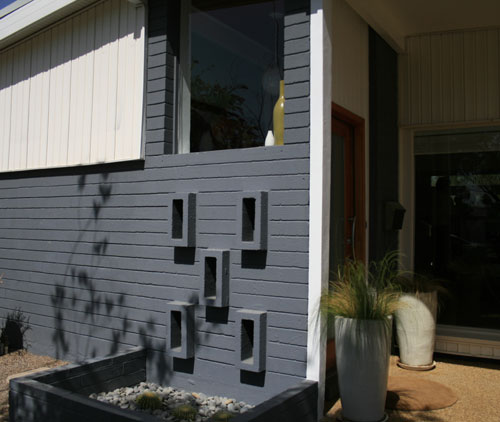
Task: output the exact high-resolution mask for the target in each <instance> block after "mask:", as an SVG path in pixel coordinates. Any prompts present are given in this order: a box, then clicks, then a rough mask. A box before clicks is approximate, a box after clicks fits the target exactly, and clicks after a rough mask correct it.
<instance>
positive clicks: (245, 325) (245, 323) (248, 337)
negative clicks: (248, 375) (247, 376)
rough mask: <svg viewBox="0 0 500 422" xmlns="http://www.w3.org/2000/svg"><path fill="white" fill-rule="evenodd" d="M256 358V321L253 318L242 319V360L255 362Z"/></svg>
mask: <svg viewBox="0 0 500 422" xmlns="http://www.w3.org/2000/svg"><path fill="white" fill-rule="evenodd" d="M253 360H254V322H253V321H252V320H251V319H242V320H241V361H242V362H244V363H247V364H250V365H251V364H253Z"/></svg>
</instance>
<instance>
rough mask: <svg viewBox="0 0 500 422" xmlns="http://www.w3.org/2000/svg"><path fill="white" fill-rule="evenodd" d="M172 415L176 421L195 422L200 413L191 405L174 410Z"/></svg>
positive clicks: (183, 405) (182, 405)
mask: <svg viewBox="0 0 500 422" xmlns="http://www.w3.org/2000/svg"><path fill="white" fill-rule="evenodd" d="M171 413H172V415H173V416H174V417H175V418H176V419H180V420H182V419H184V420H188V421H194V420H195V419H196V415H198V411H197V410H196V409H195V408H194V407H193V406H191V405H190V404H181V405H180V406H178V407H176V408H175V409H174V410H172V412H171Z"/></svg>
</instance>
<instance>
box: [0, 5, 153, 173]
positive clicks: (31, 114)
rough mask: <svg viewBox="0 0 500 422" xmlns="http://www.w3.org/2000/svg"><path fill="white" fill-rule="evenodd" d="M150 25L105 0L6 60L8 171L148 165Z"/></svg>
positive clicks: (3, 147)
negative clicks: (136, 161)
mask: <svg viewBox="0 0 500 422" xmlns="http://www.w3.org/2000/svg"><path fill="white" fill-rule="evenodd" d="M144 24H145V21H144V7H143V6H141V7H136V6H134V5H132V4H131V3H129V2H128V1H122V0H105V1H101V2H98V3H97V4H95V5H94V6H92V7H89V8H86V9H85V10H83V11H82V12H80V13H77V14H75V15H73V16H71V17H69V18H68V19H65V20H63V21H62V22H59V23H57V24H55V25H53V26H51V27H50V28H48V29H46V30H44V31H41V32H38V33H36V34H35V35H34V36H32V37H29V38H28V39H27V40H24V41H22V42H19V43H17V44H15V45H14V46H12V47H10V48H7V49H6V50H4V51H2V52H1V53H0V128H1V129H0V172H3V171H15V170H28V169H35V168H48V167H61V166H68V165H81V164H96V163H103V162H111V161H123V160H131V159H139V158H141V156H142V145H141V140H142V120H143V112H142V109H143V92H144V83H143V79H144V51H145V50H144V45H145V43H144V36H145V34H144ZM0 25H1V24H0Z"/></svg>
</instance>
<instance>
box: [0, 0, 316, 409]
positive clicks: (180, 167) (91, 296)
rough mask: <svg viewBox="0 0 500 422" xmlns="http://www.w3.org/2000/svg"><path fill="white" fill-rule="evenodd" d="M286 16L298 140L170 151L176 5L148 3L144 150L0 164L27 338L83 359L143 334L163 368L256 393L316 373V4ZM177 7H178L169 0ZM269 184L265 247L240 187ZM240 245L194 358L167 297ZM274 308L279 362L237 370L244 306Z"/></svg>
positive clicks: (0, 246) (272, 355)
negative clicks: (172, 220)
mask: <svg viewBox="0 0 500 422" xmlns="http://www.w3.org/2000/svg"><path fill="white" fill-rule="evenodd" d="M308 4H309V3H308V2H307V1H302V0H290V1H287V3H286V8H287V10H286V17H285V56H286V57H285V97H286V104H285V110H286V112H285V113H286V114H285V146H281V147H268V148H266V147H260V148H253V149H240V150H226V151H212V152H205V153H193V154H183V155H172V154H171V149H172V140H173V139H174V136H173V134H174V122H173V114H174V113H173V111H174V103H175V101H174V82H175V80H174V77H175V70H174V69H175V68H174V64H175V63H174V57H175V55H176V47H175V44H176V43H175V36H176V33H177V28H176V27H175V25H176V24H177V22H178V21H176V19H174V18H173V16H174V15H175V10H176V7H175V2H172V1H170V2H165V1H162V0H150V1H149V2H148V9H149V10H148V25H147V28H148V31H147V34H148V36H147V56H146V57H147V59H146V60H147V71H146V75H147V88H146V89H147V95H146V103H147V105H146V112H145V114H146V120H145V125H146V133H145V159H144V161H135V162H124V163H115V164H107V165H97V166H90V167H86V168H83V167H80V168H65V169H53V170H37V171H32V172H16V173H10V174H1V175H0V269H1V272H2V273H3V274H4V280H3V284H2V286H1V293H0V294H1V298H0V309H1V310H0V312H1V313H2V314H3V315H5V314H6V313H7V312H9V311H11V310H13V309H15V308H16V307H19V308H20V309H21V310H22V311H23V312H24V313H26V315H28V316H29V317H30V323H31V326H32V330H31V331H29V340H30V343H31V345H30V350H31V351H33V352H35V353H42V354H48V355H52V356H58V357H60V358H65V359H70V360H76V359H81V358H83V357H92V356H98V355H104V354H107V353H112V352H115V351H117V350H120V349H122V348H125V347H128V346H136V345H140V346H145V347H148V348H149V350H150V353H151V365H149V367H148V371H149V372H150V378H151V379H156V380H157V381H159V382H163V383H170V384H172V385H177V386H180V387H185V388H188V389H190V390H193V391H205V392H210V393H213V394H224V395H232V396H235V397H241V398H245V400H246V401H248V402H257V401H259V400H262V399H264V398H267V397H270V396H272V395H274V394H276V393H278V392H280V391H283V390H284V389H285V388H287V387H289V386H291V385H293V384H295V383H296V382H297V381H298V380H300V379H303V378H304V377H305V374H306V365H307V362H306V343H307V330H308V326H307V309H308V303H307V292H308V290H307V280H308V233H309V223H308V215H309V205H308V204H309V139H308V135H309V6H308ZM167 9H168V10H167ZM243 191H250V192H256V191H267V192H268V201H269V208H268V248H267V251H265V252H254V253H244V252H242V251H241V250H239V249H237V248H235V247H234V245H235V240H236V233H237V227H236V222H237V221H238V219H237V217H236V209H237V203H236V202H237V198H239V197H240V194H241V192H243ZM174 192H175V193H176V192H182V193H190V192H193V193H196V202H197V208H196V214H197V215H196V241H195V247H194V248H187V249H185V248H174V247H171V246H169V242H168V236H167V232H168V227H169V218H168V215H169V209H168V202H169V200H168V198H169V194H171V193H174ZM205 248H210V249H228V250H230V277H231V278H230V299H229V303H230V306H229V308H228V311H225V310H224V309H222V310H217V309H210V308H205V307H202V306H197V307H196V312H195V327H196V330H195V351H194V355H195V358H194V359H192V360H189V359H188V360H182V359H175V360H173V359H172V358H168V357H167V356H166V353H165V347H166V336H167V331H168V328H169V327H167V324H166V321H167V316H166V303H167V302H169V301H184V302H196V301H197V297H198V293H199V274H200V272H201V267H200V263H199V256H200V251H201V250H202V249H205ZM241 308H245V309H251V310H256V311H266V312H267V356H266V370H265V372H263V373H260V374H253V373H245V372H240V370H238V369H237V368H236V366H235V362H236V358H237V353H236V351H235V347H236V344H237V341H236V338H235V334H236V333H237V327H235V326H234V321H235V312H236V311H237V310H238V309H241Z"/></svg>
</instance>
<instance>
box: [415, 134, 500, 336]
mask: <svg viewBox="0 0 500 422" xmlns="http://www.w3.org/2000/svg"><path fill="white" fill-rule="evenodd" d="M499 163H500V128H487V129H481V130H479V129H468V130H465V129H462V130H460V131H447V132H432V133H431V132H429V133H421V134H419V135H418V136H416V138H415V199H416V209H415V211H416V218H415V269H416V270H417V271H419V272H427V273H431V274H433V275H434V276H436V277H437V278H439V279H441V280H443V281H442V282H443V284H444V286H445V287H446V288H447V290H448V294H447V295H444V296H443V303H442V306H441V312H440V316H439V319H438V322H440V323H444V324H452V325H463V326H472V327H482V328H494V329H500V165H499Z"/></svg>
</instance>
